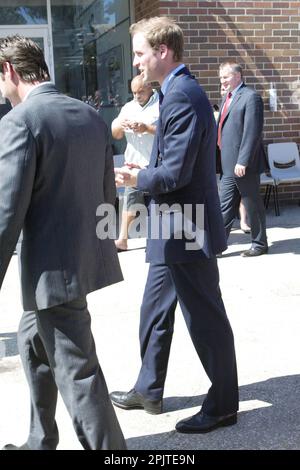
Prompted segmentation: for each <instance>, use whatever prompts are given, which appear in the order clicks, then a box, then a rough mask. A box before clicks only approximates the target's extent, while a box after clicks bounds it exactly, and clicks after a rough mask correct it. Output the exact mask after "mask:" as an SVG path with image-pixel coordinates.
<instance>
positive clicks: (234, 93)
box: [231, 82, 244, 99]
mask: <svg viewBox="0 0 300 470" xmlns="http://www.w3.org/2000/svg"><path fill="white" fill-rule="evenodd" d="M242 85H244V82H242V83H240V84H239V85H238V86H237V87H236V88H235V89H234V90H232V92H231V99H233V98H234V97H235V95H236V93H237V92H238V91H239V89H240V88H241V86H242Z"/></svg>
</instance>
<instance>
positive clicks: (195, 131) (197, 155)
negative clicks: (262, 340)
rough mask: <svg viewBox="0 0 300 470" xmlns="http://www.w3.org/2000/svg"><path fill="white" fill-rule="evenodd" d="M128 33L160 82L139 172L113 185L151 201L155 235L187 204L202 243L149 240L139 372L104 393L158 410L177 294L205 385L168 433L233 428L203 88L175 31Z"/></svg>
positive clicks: (234, 404) (146, 24) (228, 335)
mask: <svg viewBox="0 0 300 470" xmlns="http://www.w3.org/2000/svg"><path fill="white" fill-rule="evenodd" d="M130 31H131V34H132V40H133V51H134V62H133V65H134V66H136V67H138V68H139V69H140V71H141V75H142V76H143V79H144V81H145V82H151V81H158V82H159V83H160V85H161V92H162V94H161V96H163V101H162V104H161V107H160V117H159V120H158V124H157V131H156V135H155V140H154V145H153V150H152V154H151V157H150V163H149V166H148V168H146V169H137V168H132V169H128V168H126V167H124V168H122V169H117V170H116V181H117V182H118V183H119V184H123V185H129V186H136V187H137V188H138V189H140V190H141V191H144V192H147V193H149V194H150V195H151V197H152V201H151V204H150V219H155V214H156V222H157V223H158V226H159V230H158V232H159V233H160V234H161V232H162V230H163V226H162V224H163V220H165V217H167V216H168V215H169V219H170V221H173V222H174V224H173V225H174V226H175V225H176V224H175V217H177V216H178V212H176V210H174V213H172V209H170V210H168V209H167V208H171V206H173V205H175V204H176V206H177V208H178V207H180V208H181V209H184V205H188V204H189V205H190V206H192V209H193V215H192V216H191V221H192V223H193V224H194V226H195V225H196V221H195V215H194V214H195V212H196V210H197V208H198V207H199V206H201V207H204V227H202V229H203V230H202V233H204V239H203V240H202V241H201V242H200V241H199V243H197V242H198V239H197V236H195V240H194V243H195V245H196V246H194V249H193V250H189V248H188V246H189V244H188V243H187V238H185V236H182V237H181V238H178V237H176V236H175V235H176V234H175V231H173V232H171V234H170V237H166V238H164V237H163V236H158V237H152V238H151V237H149V238H148V241H147V261H148V262H150V267H149V273H148V279H147V283H146V287H145V292H144V298H143V304H142V307H141V318H140V347H141V357H142V367H141V370H140V373H139V376H138V379H137V382H136V384H135V386H134V388H133V389H132V390H130V391H129V392H128V393H126V392H118V391H116V392H113V393H111V399H112V401H113V403H114V404H115V405H116V406H119V407H121V408H123V409H132V408H142V409H145V411H147V412H149V413H155V414H157V413H160V412H161V409H162V396H163V388H164V382H165V378H166V373H167V364H168V357H169V352H170V345H171V339H172V332H173V323H174V310H175V306H176V301H177V298H178V300H179V303H180V306H181V310H182V312H183V315H184V318H185V321H186V324H187V327H188V330H189V333H190V336H191V339H192V341H193V343H194V346H195V349H196V351H197V354H198V356H199V359H200V360H201V362H202V364H203V367H204V369H205V371H206V373H207V375H208V377H209V379H210V380H211V387H210V389H209V391H208V394H207V396H206V397H205V399H204V402H203V404H202V408H201V411H200V412H199V413H197V414H196V415H195V416H192V417H190V418H187V419H185V420H182V421H180V422H178V423H177V425H176V430H177V431H178V432H183V433H203V432H208V431H212V430H213V429H215V428H217V427H220V426H229V425H232V424H235V423H236V421H237V409H238V387H237V370H236V359H235V350H234V340H233V334H232V330H231V327H230V324H229V321H228V318H227V316H226V312H225V308H224V305H223V301H222V297H221V292H220V288H219V273H218V267H217V261H216V256H215V255H216V253H218V252H219V251H220V250H221V251H222V250H223V249H224V248H225V247H226V241H225V232H224V225H223V221H222V216H221V211H220V205H219V199H218V193H217V186H216V176H215V142H216V126H215V121H214V117H213V113H212V109H211V106H210V104H209V102H208V99H207V97H206V95H205V93H204V91H203V90H202V88H201V87H200V86H199V85H198V84H197V82H196V81H195V79H194V78H193V77H192V76H191V75H190V72H189V70H188V69H187V68H186V67H185V66H184V64H183V63H182V62H181V60H182V55H183V33H182V30H181V29H180V28H179V26H178V25H176V24H175V23H174V22H173V21H172V20H171V19H168V18H165V17H161V18H159V17H155V18H150V19H149V20H141V21H139V22H138V23H136V24H133V25H132V26H131V29H130ZM163 204H164V206H163ZM177 210H178V209H177ZM156 211H157V212H156ZM164 211H165V212H164ZM184 216H185V214H184ZM173 225H172V224H170V226H172V227H173ZM198 228H199V231H200V230H201V227H198ZM174 230H175V229H174ZM184 235H185V234H184Z"/></svg>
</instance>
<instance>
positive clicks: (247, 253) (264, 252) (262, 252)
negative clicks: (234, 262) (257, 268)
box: [241, 250, 268, 258]
mask: <svg viewBox="0 0 300 470" xmlns="http://www.w3.org/2000/svg"><path fill="white" fill-rule="evenodd" d="M267 253H268V250H267V251H264V250H255V253H252V254H249V252H248V251H244V252H243V253H241V256H242V257H243V258H255V257H256V256H262V255H266V254H267Z"/></svg>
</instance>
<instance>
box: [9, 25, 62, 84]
mask: <svg viewBox="0 0 300 470" xmlns="http://www.w3.org/2000/svg"><path fill="white" fill-rule="evenodd" d="M14 34H19V35H20V36H25V37H26V38H30V39H32V40H33V41H35V42H36V43H37V44H38V45H39V46H40V47H41V48H42V49H43V51H44V54H45V59H46V62H47V65H48V68H49V72H50V76H51V79H52V80H53V81H54V74H53V64H52V50H51V43H50V37H49V29H48V26H45V25H28V26H18V25H15V26H0V38H3V37H6V36H12V35H14Z"/></svg>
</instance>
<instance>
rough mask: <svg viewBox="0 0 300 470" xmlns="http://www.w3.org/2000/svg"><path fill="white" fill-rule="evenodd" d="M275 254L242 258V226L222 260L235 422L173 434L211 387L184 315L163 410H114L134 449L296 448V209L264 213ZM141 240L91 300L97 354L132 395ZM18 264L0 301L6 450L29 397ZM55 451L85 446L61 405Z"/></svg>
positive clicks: (20, 437) (0, 429)
mask: <svg viewBox="0 0 300 470" xmlns="http://www.w3.org/2000/svg"><path fill="white" fill-rule="evenodd" d="M267 226H268V238H269V243H270V252H269V254H268V255H265V256H261V257H257V258H252V259H249V258H241V257H240V256H239V254H240V252H241V251H243V250H244V249H246V248H248V247H249V235H245V234H243V233H242V232H241V231H240V230H238V229H236V230H234V231H233V232H232V234H231V236H230V240H229V242H230V246H229V249H228V250H227V252H226V253H225V254H224V256H223V257H222V258H220V259H219V260H218V264H219V268H220V277H221V288H222V292H223V298H224V302H225V306H226V309H227V313H228V316H229V318H230V321H231V324H232V327H233V331H234V334H235V341H236V352H237V361H238V372H239V383H240V412H239V419H238V424H237V425H236V426H233V427H230V428H223V429H218V430H216V431H214V432H212V433H209V434H206V435H184V434H178V433H176V432H175V431H174V426H175V424H176V422H177V421H178V420H179V419H181V418H183V417H186V416H190V415H191V414H194V413H196V412H197V411H198V409H199V406H200V404H201V401H202V398H203V395H204V394H205V393H206V391H207V389H208V387H209V381H208V379H207V377H206V375H205V373H204V371H203V369H202V367H201V366H200V364H199V361H198V359H197V356H196V354H195V351H194V349H193V346H192V344H191V341H190V338H189V336H188V334H187V331H186V327H185V324H184V322H183V319H182V315H181V312H180V310H179V308H178V311H177V318H176V325H175V333H174V339H173V344H172V350H171V357H170V364H169V371H168V377H167V382H166V388H165V399H164V413H163V414H162V415H159V416H151V415H149V414H146V413H145V412H143V411H138V410H136V411H124V410H119V409H117V414H118V417H119V420H120V424H121V426H122V429H123V431H124V434H125V437H126V439H127V444H128V447H129V449H164V450H171V449H172V450H183V449H188V450H191V449H300V407H299V402H300V342H299V338H300V267H299V266H300V264H299V254H300V208H299V207H298V206H297V205H296V204H295V205H292V206H285V207H281V215H280V217H275V215H274V211H273V209H272V208H270V209H269V210H268V213H267ZM144 246H145V240H144V239H137V240H130V247H131V248H134V249H132V250H131V251H128V252H124V253H121V254H120V261H121V264H122V269H123V274H124V278H125V280H124V281H123V282H122V283H119V284H116V285H114V286H110V287H107V288H106V289H103V290H101V291H98V292H95V293H93V294H91V295H89V296H88V301H89V309H90V312H91V315H92V322H93V323H92V326H93V332H94V336H95V341H96V346H97V351H98V357H99V360H100V364H101V366H102V369H103V372H104V375H105V377H106V380H107V384H108V388H109V390H110V391H112V390H129V389H130V388H131V387H132V385H133V384H134V381H135V378H136V375H137V371H138V369H139V345H138V322H139V306H140V303H141V299H142V294H143V288H144V284H145V279H146V274H147V265H146V264H145V263H144V249H143V247H144ZM19 299H20V295H19V283H18V278H17V259H16V256H14V257H13V259H12V261H11V264H10V266H9V270H8V272H7V275H6V278H5V281H4V284H3V287H2V290H1V294H0V397H1V400H0V416H1V420H0V448H1V447H2V446H3V445H4V444H6V443H8V442H13V443H15V444H21V443H23V442H24V441H25V440H26V437H27V432H28V426H29V394H28V390H27V384H26V381H25V378H24V375H23V371H22V367H21V364H20V359H19V355H18V351H17V346H16V331H17V327H18V322H19V318H20V315H21V311H22V307H21V303H20V300H19ZM57 421H58V427H59V430H60V444H59V449H71V450H72V449H80V448H81V446H80V444H79V443H78V441H77V438H76V435H75V433H74V431H73V429H72V424H71V421H70V418H69V416H68V414H67V412H66V410H65V408H64V405H63V403H62V402H61V401H59V404H58V411H57Z"/></svg>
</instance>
